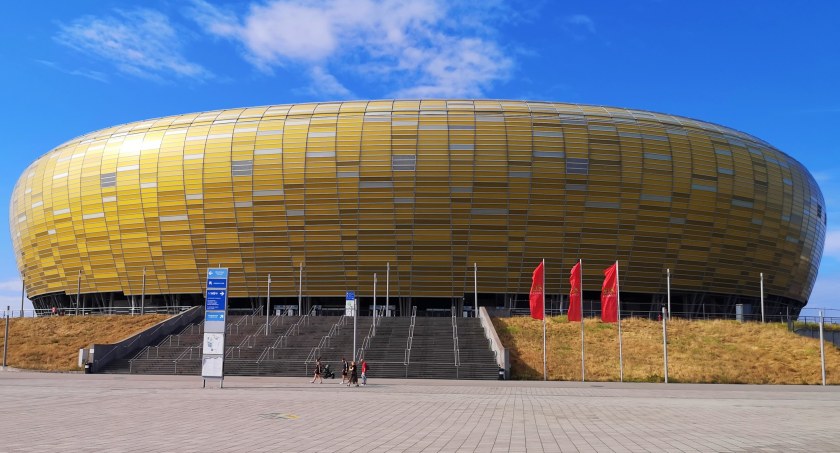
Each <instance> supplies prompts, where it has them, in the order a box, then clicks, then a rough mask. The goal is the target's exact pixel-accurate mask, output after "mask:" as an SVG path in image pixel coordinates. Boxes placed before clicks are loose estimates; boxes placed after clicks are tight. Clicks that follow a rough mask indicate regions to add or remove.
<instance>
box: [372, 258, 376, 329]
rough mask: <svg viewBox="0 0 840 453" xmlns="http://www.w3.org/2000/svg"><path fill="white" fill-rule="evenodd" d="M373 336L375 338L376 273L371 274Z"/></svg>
mask: <svg viewBox="0 0 840 453" xmlns="http://www.w3.org/2000/svg"><path fill="white" fill-rule="evenodd" d="M373 335H374V336H376V272H374V273H373Z"/></svg>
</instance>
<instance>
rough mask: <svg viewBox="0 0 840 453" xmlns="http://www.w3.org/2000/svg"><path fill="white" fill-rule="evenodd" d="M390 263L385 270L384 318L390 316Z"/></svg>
mask: <svg viewBox="0 0 840 453" xmlns="http://www.w3.org/2000/svg"><path fill="white" fill-rule="evenodd" d="M390 310H391V262H390V261H388V267H387V268H386V270H385V316H391V311H390Z"/></svg>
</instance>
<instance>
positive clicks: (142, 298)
mask: <svg viewBox="0 0 840 453" xmlns="http://www.w3.org/2000/svg"><path fill="white" fill-rule="evenodd" d="M145 312H146V266H143V291H142V292H141V293H140V315H141V316H142V315H143V314H145Z"/></svg>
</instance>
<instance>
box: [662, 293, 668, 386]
mask: <svg viewBox="0 0 840 453" xmlns="http://www.w3.org/2000/svg"><path fill="white" fill-rule="evenodd" d="M662 311H663V312H664V311H665V309H664V308H663V309H662ZM665 323H666V320H665V313H662V351H664V357H665V383H666V384H667V383H668V329H667V328H666V327H665Z"/></svg>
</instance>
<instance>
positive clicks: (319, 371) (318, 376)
mask: <svg viewBox="0 0 840 453" xmlns="http://www.w3.org/2000/svg"><path fill="white" fill-rule="evenodd" d="M323 372H324V370H323V368H322V367H321V358H320V357H318V360H316V361H315V376H312V381H310V383H311V384H314V383H315V379H320V380H321V382H320V383H321V384H323V383H324V378H323V377H321V374H322V373H323Z"/></svg>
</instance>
